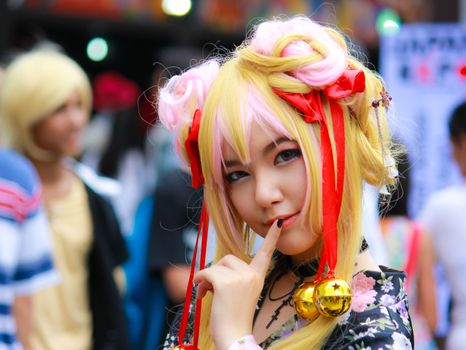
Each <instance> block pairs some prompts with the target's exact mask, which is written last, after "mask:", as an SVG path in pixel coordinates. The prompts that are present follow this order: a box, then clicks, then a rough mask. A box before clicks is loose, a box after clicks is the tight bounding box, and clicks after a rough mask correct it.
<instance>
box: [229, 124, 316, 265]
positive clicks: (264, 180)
mask: <svg viewBox="0 0 466 350" xmlns="http://www.w3.org/2000/svg"><path fill="white" fill-rule="evenodd" d="M251 135H254V137H251V140H250V155H251V162H250V163H248V164H242V163H241V161H240V159H239V157H238V156H237V155H236V154H235V152H234V150H233V149H232V148H231V147H230V146H229V145H228V144H227V143H225V144H224V146H223V149H222V152H223V156H224V159H225V166H226V167H225V170H224V178H225V183H226V188H227V193H228V196H229V198H230V201H231V203H232V204H233V206H234V208H235V209H236V211H237V212H238V214H239V215H240V216H241V217H242V219H243V220H244V221H245V222H246V223H247V224H248V225H249V227H251V228H252V229H253V230H254V231H255V232H257V233H258V234H259V235H261V236H262V237H264V236H265V234H266V233H267V232H268V230H269V228H270V225H271V224H272V223H273V222H274V221H275V220H276V219H278V218H282V219H283V220H284V223H283V229H282V233H281V237H280V238H279V240H278V243H277V249H278V250H280V251H281V252H282V253H283V254H287V255H292V256H295V257H296V258H297V259H298V260H300V259H301V258H302V259H306V258H309V256H308V251H309V250H310V249H311V248H312V247H313V245H314V243H315V240H316V238H315V236H313V235H312V234H311V233H310V232H309V229H307V228H306V226H305V224H304V222H305V221H304V218H305V215H303V214H304V213H302V209H303V206H304V203H305V199H306V183H307V181H306V179H307V176H306V168H305V163H304V160H303V156H302V153H301V149H300V147H299V145H298V143H297V142H295V141H293V140H289V139H288V138H286V137H283V136H282V135H279V134H277V133H274V132H273V131H270V132H268V133H266V132H264V130H263V129H262V128H261V127H260V126H259V125H258V124H257V123H253V125H252V130H251Z"/></svg>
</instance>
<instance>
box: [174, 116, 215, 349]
mask: <svg viewBox="0 0 466 350" xmlns="http://www.w3.org/2000/svg"><path fill="white" fill-rule="evenodd" d="M201 116H202V114H201V111H200V110H199V109H196V111H195V112H194V116H193V123H192V125H191V129H190V130H189V134H188V137H187V138H186V141H185V143H184V145H185V148H186V152H187V153H188V158H189V164H190V166H191V176H192V186H193V187H194V188H199V187H200V186H202V184H203V183H204V176H203V175H202V167H201V158H200V155H199V129H200V125H201ZM201 232H202V243H201V257H200V261H199V270H202V269H204V267H205V258H206V251H207V238H208V233H209V214H208V212H207V207H206V204H205V202H204V201H203V203H202V211H201V219H200V221H199V226H198V228H197V237H196V244H195V245H194V251H193V257H192V259H191V270H190V273H189V280H188V287H187V289H186V298H185V301H184V307H183V315H182V316H181V324H180V329H179V332H178V343H179V345H180V347H181V348H182V349H185V350H198V343H199V328H200V322H201V309H202V300H201V299H198V300H196V309H195V311H193V312H194V328H193V339H192V340H193V343H192V344H185V343H184V337H185V334H186V328H187V327H188V318H189V307H190V305H191V301H192V299H193V279H194V274H195V272H196V261H197V250H198V246H199V237H200V236H201Z"/></svg>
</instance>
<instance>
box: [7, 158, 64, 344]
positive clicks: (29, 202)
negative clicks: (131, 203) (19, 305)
mask: <svg viewBox="0 0 466 350" xmlns="http://www.w3.org/2000/svg"><path fill="white" fill-rule="evenodd" d="M40 193H41V191H40V182H39V181H38V178H37V175H36V173H35V171H34V169H33V167H32V166H31V165H30V163H29V162H28V161H27V160H25V159H24V158H23V157H21V156H19V155H18V154H16V153H14V152H12V151H7V150H0V350H12V349H14V350H20V349H22V347H21V345H20V344H19V342H18V340H17V339H16V335H15V334H16V326H15V321H14V319H13V315H12V304H13V301H14V298H15V296H21V295H28V294H31V293H33V292H35V291H37V290H39V289H40V288H43V287H45V286H49V285H51V284H53V283H56V282H57V280H58V275H57V272H56V271H55V269H54V267H53V262H52V254H51V240H50V234H49V228H48V224H47V219H46V215H45V212H44V210H43V208H42V207H41V195H40Z"/></svg>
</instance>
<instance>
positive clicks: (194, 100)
mask: <svg viewBox="0 0 466 350" xmlns="http://www.w3.org/2000/svg"><path fill="white" fill-rule="evenodd" d="M219 68H220V65H219V63H218V62H217V61H216V60H209V61H207V62H206V63H204V64H202V65H200V66H198V67H195V68H191V69H190V70H188V71H186V72H185V73H183V74H181V75H177V76H174V77H172V78H171V79H170V80H169V81H168V83H167V84H166V85H165V86H164V87H163V88H162V89H160V93H159V105H158V113H159V118H160V121H161V122H162V124H163V125H164V126H165V127H166V128H167V129H169V130H174V129H177V128H179V127H181V126H182V125H184V124H190V123H191V121H192V117H193V114H194V111H195V110H196V109H197V108H199V109H201V110H202V108H203V107H204V102H205V99H206V97H207V94H208V91H209V88H210V86H211V85H212V82H213V81H214V79H215V77H216V76H217V74H218V71H219Z"/></svg>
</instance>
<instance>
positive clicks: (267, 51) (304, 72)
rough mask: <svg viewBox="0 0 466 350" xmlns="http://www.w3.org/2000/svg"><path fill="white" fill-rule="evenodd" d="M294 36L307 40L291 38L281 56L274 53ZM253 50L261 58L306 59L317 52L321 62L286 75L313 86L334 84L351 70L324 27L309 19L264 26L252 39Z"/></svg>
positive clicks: (278, 22)
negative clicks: (280, 43)
mask: <svg viewBox="0 0 466 350" xmlns="http://www.w3.org/2000/svg"><path fill="white" fill-rule="evenodd" d="M293 34H295V35H296V34H297V35H300V36H302V37H303V38H302V39H300V38H292V37H290V40H289V43H288V44H287V45H286V46H285V47H284V48H283V49H282V50H281V52H279V53H278V55H277V53H274V51H275V50H276V45H277V43H278V42H279V41H280V40H281V39H283V38H285V37H286V36H290V35H293ZM251 48H252V50H254V51H255V52H257V53H259V54H261V55H265V56H278V57H305V56H308V55H310V54H312V53H313V52H318V53H320V54H321V56H322V59H321V60H319V61H317V62H312V63H309V64H306V65H302V66H300V67H298V68H296V69H294V70H291V71H290V72H286V73H288V74H290V75H292V76H293V77H295V78H297V79H299V80H301V81H302V82H303V83H305V84H306V85H308V86H311V87H323V86H325V85H328V84H331V83H333V82H334V81H335V80H337V79H338V78H339V77H340V75H341V74H342V73H343V71H344V70H345V69H346V68H347V59H346V56H347V55H346V53H345V50H344V49H343V48H342V47H341V46H340V45H339V44H338V43H337V42H336V41H335V40H334V39H333V38H332V37H331V36H330V35H329V33H328V32H327V31H326V30H325V29H324V27H322V26H321V25H319V24H317V23H315V22H313V21H311V20H310V19H309V18H307V17H295V18H293V19H290V20H287V21H282V20H275V21H268V22H264V23H261V24H260V25H259V26H257V28H256V31H255V33H254V35H253V37H252V40H251ZM322 51H323V52H322Z"/></svg>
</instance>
